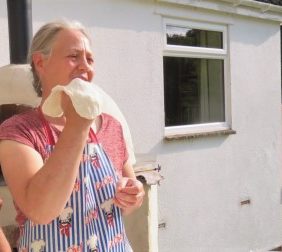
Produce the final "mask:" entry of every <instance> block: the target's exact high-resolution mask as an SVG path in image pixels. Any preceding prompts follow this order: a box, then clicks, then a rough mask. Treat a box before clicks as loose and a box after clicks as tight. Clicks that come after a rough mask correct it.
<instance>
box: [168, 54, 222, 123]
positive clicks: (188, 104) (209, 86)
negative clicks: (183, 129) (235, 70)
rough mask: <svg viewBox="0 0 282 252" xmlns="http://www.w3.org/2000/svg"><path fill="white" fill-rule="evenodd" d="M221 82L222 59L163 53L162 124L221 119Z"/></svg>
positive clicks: (217, 120) (206, 121)
mask: <svg viewBox="0 0 282 252" xmlns="http://www.w3.org/2000/svg"><path fill="white" fill-rule="evenodd" d="M223 82H224V76H223V60H220V59H198V58H180V57H167V56H165V57H164V89H165V126H177V125H189V124H200V123H211V122H224V121H225V112H224V111H225V109H224V83H223Z"/></svg>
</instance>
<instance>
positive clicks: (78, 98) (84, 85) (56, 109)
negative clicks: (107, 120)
mask: <svg viewBox="0 0 282 252" xmlns="http://www.w3.org/2000/svg"><path fill="white" fill-rule="evenodd" d="M95 89H96V88H95V86H94V85H93V84H92V83H89V82H87V81H84V80H81V79H79V78H76V79H73V80H72V81H71V82H70V83H69V84H68V85H66V86H62V85H57V86H55V87H54V88H53V89H52V91H51V93H50V95H49V96H48V97H47V99H46V100H45V101H44V103H43V105H42V112H43V113H44V114H45V115H47V116H52V117H60V116H62V115H63V113H64V111H63V109H62V107H61V92H65V93H66V94H67V95H68V96H69V97H70V99H71V101H72V104H73V107H74V109H75V111H76V112H77V114H79V115H80V116H81V117H84V118H86V119H89V120H93V119H95V118H96V117H97V116H98V115H100V114H101V112H102V111H101V103H102V98H101V97H100V95H99V93H98V92H97V91H96V90H95Z"/></svg>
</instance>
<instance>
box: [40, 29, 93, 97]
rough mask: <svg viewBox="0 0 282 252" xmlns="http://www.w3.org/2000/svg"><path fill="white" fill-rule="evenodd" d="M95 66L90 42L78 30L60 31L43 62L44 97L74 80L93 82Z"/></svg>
mask: <svg viewBox="0 0 282 252" xmlns="http://www.w3.org/2000/svg"><path fill="white" fill-rule="evenodd" d="M93 64H94V59H93V54H92V51H91V48H90V43H89V40H88V39H87V38H86V37H85V36H84V35H83V34H82V33H81V32H80V31H78V30H74V29H69V30H63V31H60V32H59V33H58V34H57V36H56V38H55V41H54V43H53V47H52V51H51V54H50V55H49V56H48V57H45V58H44V59H43V61H42V71H41V73H40V78H41V83H42V88H43V95H44V94H45V95H48V94H49V92H50V91H51V89H52V88H53V87H54V86H56V85H66V84H68V83H69V82H70V81H71V80H72V79H74V78H81V79H83V80H85V81H91V80H92V78H93V75H94V70H93Z"/></svg>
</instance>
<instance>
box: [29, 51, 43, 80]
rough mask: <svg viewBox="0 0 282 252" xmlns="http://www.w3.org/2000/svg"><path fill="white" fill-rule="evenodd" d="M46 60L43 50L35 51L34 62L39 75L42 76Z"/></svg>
mask: <svg viewBox="0 0 282 252" xmlns="http://www.w3.org/2000/svg"><path fill="white" fill-rule="evenodd" d="M44 60H45V56H44V55H43V54H42V53H41V52H35V53H33V55H32V62H33V64H34V67H35V70H36V72H37V73H38V75H39V76H41V74H42V73H43V71H44Z"/></svg>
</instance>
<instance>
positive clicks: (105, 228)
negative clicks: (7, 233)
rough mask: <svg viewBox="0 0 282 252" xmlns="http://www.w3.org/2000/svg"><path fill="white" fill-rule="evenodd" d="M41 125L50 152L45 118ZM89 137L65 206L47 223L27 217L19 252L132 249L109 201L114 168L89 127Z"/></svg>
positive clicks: (51, 141)
mask: <svg viewBox="0 0 282 252" xmlns="http://www.w3.org/2000/svg"><path fill="white" fill-rule="evenodd" d="M42 120H43V118H42ZM43 124H44V128H45V131H46V134H47V136H48V145H47V146H46V148H47V151H48V153H49V154H50V152H51V151H52V149H53V147H54V145H55V141H54V137H53V135H52V132H51V129H50V126H49V124H48V123H47V121H46V120H45V119H44V120H43ZM89 137H90V141H89V142H88V143H87V144H86V146H85V148H84V151H83V155H82V159H81V162H80V168H79V174H78V176H77V178H76V181H75V184H74V189H73V192H72V194H71V196H70V199H69V201H68V202H67V204H66V206H65V209H64V210H63V212H62V213H61V214H60V216H59V217H58V218H56V219H54V220H53V221H52V222H51V223H49V224H47V225H38V224H34V223H32V221H30V220H27V221H26V222H25V224H24V226H23V227H22V228H20V231H21V232H20V238H19V252H132V249H131V247H130V245H129V242H128V240H127V237H126V234H125V229H124V225H123V220H122V214H121V209H120V208H118V207H117V206H115V205H114V204H113V198H114V196H115V190H116V182H117V179H118V178H117V175H116V172H115V169H114V168H113V166H112V163H111V161H110V160H109V158H108V156H107V154H106V153H105V151H104V150H103V148H102V147H101V145H100V144H99V143H98V141H97V138H96V135H95V133H94V131H93V130H92V129H91V130H90V133H89Z"/></svg>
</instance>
